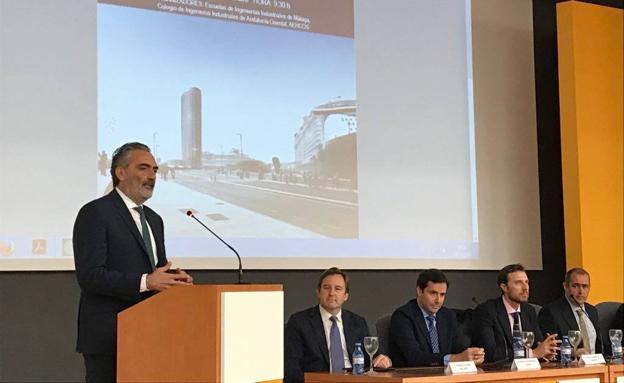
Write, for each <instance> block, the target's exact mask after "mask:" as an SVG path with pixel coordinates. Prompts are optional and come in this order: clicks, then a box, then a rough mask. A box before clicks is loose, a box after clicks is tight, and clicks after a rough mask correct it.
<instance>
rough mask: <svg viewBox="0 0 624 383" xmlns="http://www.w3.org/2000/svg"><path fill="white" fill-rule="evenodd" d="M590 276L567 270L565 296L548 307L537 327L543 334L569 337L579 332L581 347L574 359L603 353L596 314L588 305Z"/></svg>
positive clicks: (574, 269)
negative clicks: (569, 333)
mask: <svg viewBox="0 0 624 383" xmlns="http://www.w3.org/2000/svg"><path fill="white" fill-rule="evenodd" d="M589 287H590V286H589V273H588V272H587V271H585V270H584V269H581V268H579V267H575V268H573V269H570V271H568V272H567V273H566V275H565V278H564V281H563V290H564V291H565V295H564V296H562V297H561V298H559V299H557V300H556V301H554V302H552V303H550V304H547V305H546V306H544V307H543V308H542V310H541V311H540V313H539V324H540V328H541V329H542V331H543V332H548V333H550V334H555V333H557V334H558V335H559V337H563V336H564V335H565V336H567V335H568V331H570V330H578V331H580V332H581V337H582V343H581V344H580V345H579V348H577V349H576V354H577V356H580V355H583V354H593V353H600V352H602V342H601V341H600V328H599V327H598V310H596V308H595V307H594V306H592V305H590V304H589V303H587V297H588V295H589Z"/></svg>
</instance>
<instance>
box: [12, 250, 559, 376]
mask: <svg viewBox="0 0 624 383" xmlns="http://www.w3.org/2000/svg"><path fill="white" fill-rule="evenodd" d="M559 260H561V259H560V258H559ZM557 263H560V262H557ZM546 266H547V267H548V265H546ZM192 274H193V276H194V278H195V280H196V282H197V283H232V282H235V281H236V272H235V271H218V272H208V271H196V272H193V273H192ZM319 274H320V272H319V271H279V272H276V271H266V272H265V271H262V272H261V271H250V272H248V273H246V274H245V281H246V282H252V283H280V284H283V285H284V291H285V307H284V312H285V316H286V318H284V319H285V320H287V319H288V316H290V314H292V313H293V312H295V311H298V310H301V309H304V308H307V307H309V306H311V305H313V304H315V303H316V297H315V286H316V282H317V278H318V275H319ZM547 274H548V272H532V273H530V274H529V276H530V278H531V280H532V284H531V286H532V298H531V301H533V302H538V303H542V302H543V301H544V300H550V299H552V298H553V297H555V296H556V295H557V294H558V293H559V286H560V281H559V280H557V281H554V279H555V278H545V277H546V275H547ZM349 275H350V277H351V296H350V298H349V301H348V303H347V304H346V306H345V307H347V308H349V309H350V310H353V311H355V312H357V313H359V314H361V315H363V316H365V317H366V319H367V320H368V324H369V327H370V328H371V331H374V323H375V320H376V319H377V318H378V317H379V316H381V315H382V314H384V313H389V312H392V311H393V310H394V309H395V308H396V307H398V306H400V305H401V304H403V303H404V302H405V301H407V300H408V299H411V298H412V297H413V295H414V289H415V281H416V276H417V275H418V272H417V271H352V272H350V273H349ZM447 275H448V277H449V279H450V282H451V287H450V290H449V295H448V298H447V306H448V307H456V308H468V307H472V306H473V303H472V302H471V298H472V297H473V296H474V297H477V298H478V299H480V300H484V299H486V298H489V297H493V296H496V295H497V294H498V292H497V289H498V288H497V287H496V272H493V271H452V272H448V273H447ZM559 275H561V274H560V273H559ZM79 293H80V290H79V288H78V284H77V282H76V279H75V276H74V274H73V273H72V272H36V273H2V274H0V382H35V381H41V382H73V381H81V380H83V379H84V367H83V364H82V358H81V356H80V355H79V354H77V353H75V351H74V348H75V341H76V315H77V314H76V313H77V307H78V296H79Z"/></svg>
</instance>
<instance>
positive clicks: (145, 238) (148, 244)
mask: <svg viewBox="0 0 624 383" xmlns="http://www.w3.org/2000/svg"><path fill="white" fill-rule="evenodd" d="M133 209H134V210H136V211H137V212H139V217H140V218H141V231H142V233H141V235H142V236H143V242H144V243H145V249H146V250H147V255H148V258H149V261H150V265H152V270H154V269H155V268H156V264H155V263H154V249H152V236H151V235H150V232H149V228H148V227H147V220H146V219H145V212H144V211H143V206H136V207H134V208H133Z"/></svg>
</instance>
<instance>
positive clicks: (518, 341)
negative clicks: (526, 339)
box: [511, 331, 524, 359]
mask: <svg viewBox="0 0 624 383" xmlns="http://www.w3.org/2000/svg"><path fill="white" fill-rule="evenodd" d="M512 336H513V338H512V343H511V345H512V346H513V355H514V359H521V358H524V345H523V343H522V333H521V332H517V331H516V332H514V333H513V334H512Z"/></svg>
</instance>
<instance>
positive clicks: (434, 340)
mask: <svg viewBox="0 0 624 383" xmlns="http://www.w3.org/2000/svg"><path fill="white" fill-rule="evenodd" d="M427 322H428V325H429V326H428V327H429V340H430V341H431V352H433V353H434V354H438V353H439V352H440V342H439V341H438V329H437V328H436V323H435V317H434V316H433V315H429V316H427Z"/></svg>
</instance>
